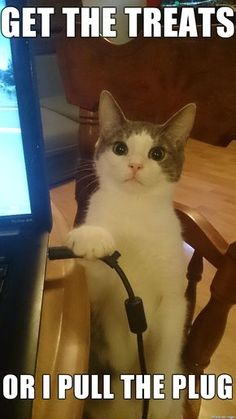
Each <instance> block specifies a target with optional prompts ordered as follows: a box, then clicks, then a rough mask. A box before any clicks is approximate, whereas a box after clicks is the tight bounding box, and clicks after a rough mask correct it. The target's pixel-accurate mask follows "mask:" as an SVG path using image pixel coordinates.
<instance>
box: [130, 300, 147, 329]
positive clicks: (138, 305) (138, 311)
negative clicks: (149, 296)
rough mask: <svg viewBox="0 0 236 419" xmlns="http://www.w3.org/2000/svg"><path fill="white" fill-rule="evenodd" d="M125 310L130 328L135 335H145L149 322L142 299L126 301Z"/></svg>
mask: <svg viewBox="0 0 236 419" xmlns="http://www.w3.org/2000/svg"><path fill="white" fill-rule="evenodd" d="M125 309H126V314H127V317H128V322H129V328H130V330H131V332H133V333H143V332H145V330H146V329H147V322H146V317H145V312H144V307H143V301H142V299H141V298H140V297H135V298H133V299H127V300H125Z"/></svg>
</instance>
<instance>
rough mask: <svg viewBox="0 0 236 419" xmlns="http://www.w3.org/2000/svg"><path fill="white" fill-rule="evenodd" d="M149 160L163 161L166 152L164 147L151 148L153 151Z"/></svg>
mask: <svg viewBox="0 0 236 419" xmlns="http://www.w3.org/2000/svg"><path fill="white" fill-rule="evenodd" d="M148 157H149V159H152V160H156V161H160V160H163V159H164V157H165V150H164V148H163V147H160V146H156V147H153V148H151V150H150V151H149V153H148Z"/></svg>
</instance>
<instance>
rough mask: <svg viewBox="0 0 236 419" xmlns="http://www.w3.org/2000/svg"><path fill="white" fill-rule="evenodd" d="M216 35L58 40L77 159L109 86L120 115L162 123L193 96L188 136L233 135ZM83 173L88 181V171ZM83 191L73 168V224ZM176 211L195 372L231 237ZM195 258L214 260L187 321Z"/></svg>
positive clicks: (210, 330) (218, 320)
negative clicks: (74, 113)
mask: <svg viewBox="0 0 236 419" xmlns="http://www.w3.org/2000/svg"><path fill="white" fill-rule="evenodd" d="M222 41H223V40H221V39H219V38H217V37H214V39H213V40H212V39H210V40H208V39H197V40H194V39H182V40H181V41H180V40H178V39H175V40H174V39H171V40H170V39H143V38H142V37H141V36H140V37H139V38H137V39H135V40H132V41H131V42H129V43H128V44H125V45H113V44H111V43H109V42H108V41H106V40H105V39H102V38H99V39H91V38H90V39H82V38H80V37H79V36H78V37H77V38H75V39H63V38H62V39H61V42H60V44H59V45H58V57H59V64H60V69H61V74H62V78H63V83H64V87H65V92H66V97H67V99H68V101H69V102H70V103H72V104H74V105H78V106H79V107H80V128H79V140H78V147H79V150H80V155H81V158H82V160H83V159H91V158H92V156H93V151H94V144H95V142H96V140H97V136H98V121H97V107H98V100H99V95H100V92H101V91H102V90H103V89H107V90H109V91H111V93H112V94H113V95H114V97H115V98H116V99H117V100H118V102H119V103H120V105H121V107H122V109H123V110H124V112H125V115H126V116H127V117H128V118H130V119H142V120H148V121H151V122H163V121H165V120H166V119H167V118H168V117H169V116H170V115H171V114H173V113H174V112H175V111H177V110H178V109H179V108H180V107H181V106H183V105H185V104H186V103H188V102H193V101H194V102H196V103H197V106H198V115H197V121H196V125H195V128H194V131H193V136H194V137H196V138H198V139H200V140H202V141H207V142H209V143H212V144H215V145H218V146H219V145H221V146H226V145H227V144H229V143H230V140H231V139H233V138H236V120H235V113H236V103H235V100H234V93H233V91H232V86H234V89H233V90H234V91H235V90H236V80H235V79H234V80H233V78H234V77H233V74H235V71H236V49H235V40H232V39H231V40H227V42H225V40H224V41H223V42H222ZM214 46H215V49H214ZM226 57H227V60H228V59H229V57H230V63H231V66H230V68H229V67H227V66H226V63H225V59H226ZM183 69H184V70H183ZM226 74H227V76H226ZM223 75H224V77H223ZM225 76H226V78H225ZM229 79H230V80H231V85H230V86H229V84H228V81H227V80H229ZM222 152H223V148H222ZM91 176H93V177H94V180H95V179H96V175H95V173H92V171H91ZM89 182H91V177H90V178H89ZM91 192H92V190H91V189H89V184H88V181H87V182H86V181H83V180H82V179H81V177H80V174H79V172H78V175H77V182H76V198H77V203H78V211H77V216H76V223H81V222H82V221H83V219H84V216H85V208H86V205H87V202H88V199H89V195H90V193H91ZM176 211H177V214H178V216H179V217H180V219H181V222H182V225H183V232H184V240H185V242H186V243H188V244H189V245H190V246H191V247H192V248H193V249H194V253H193V256H192V258H191V261H190V263H189V267H188V274H187V277H188V280H189V284H188V288H187V291H186V296H187V298H188V301H189V306H190V309H189V318H188V325H187V333H188V336H187V340H186V346H185V350H184V362H185V365H186V368H187V372H188V373H192V374H196V377H198V375H199V374H201V373H203V371H204V369H205V368H206V367H207V365H208V364H209V362H210V359H211V356H212V354H213V352H214V351H215V349H216V347H217V346H218V344H219V342H220V340H221V338H222V336H223V333H224V329H225V325H226V320H227V315H228V312H229V310H230V308H231V306H232V305H233V304H235V303H236V286H235V281H234V276H235V271H236V243H233V244H232V245H230V246H228V243H227V242H226V241H225V240H224V239H223V238H222V237H221V236H220V234H219V233H218V232H217V231H216V230H215V229H214V228H213V227H212V225H210V224H209V223H208V222H207V220H206V219H205V218H204V217H202V216H201V215H200V214H199V213H198V212H196V211H194V210H193V209H190V208H188V207H186V206H184V205H182V204H177V203H176ZM203 258H205V259H206V260H208V261H209V262H210V263H211V264H213V266H215V268H216V269H217V273H216V275H215V276H214V279H213V281H212V284H211V297H210V300H209V302H208V304H207V305H206V307H205V308H204V309H203V310H202V311H201V313H200V315H199V316H198V317H197V319H196V320H195V321H194V323H193V325H192V318H193V313H194V308H195V298H196V286H197V282H198V281H200V279H201V276H202V270H203ZM199 409H200V400H197V401H190V400H187V401H186V411H185V419H196V418H197V417H198V414H199Z"/></svg>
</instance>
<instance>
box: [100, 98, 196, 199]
mask: <svg viewBox="0 0 236 419" xmlns="http://www.w3.org/2000/svg"><path fill="white" fill-rule="evenodd" d="M195 113H196V105H195V104H193V103H191V104H189V105H186V106H185V107H184V108H182V109H181V110H180V111H178V112H177V113H176V114H175V115H174V116H172V117H171V118H170V119H169V120H168V121H167V122H166V123H165V124H163V125H157V124H152V123H150V122H140V121H129V120H128V119H126V117H125V116H124V114H123V112H122V110H121V108H120V107H119V105H118V104H117V102H116V101H115V99H114V98H113V97H112V95H111V94H110V93H109V92H107V91H103V92H102V93H101V96H100V102H99V124H100V134H99V139H98V141H97V144H96V148H95V163H96V170H97V174H98V177H99V181H100V185H108V184H109V185H113V186H115V187H116V188H117V187H118V188H119V189H120V188H121V189H123V190H127V191H129V192H131V191H136V192H138V193H140V192H142V190H143V191H145V192H146V191H148V190H152V191H153V190H155V189H156V188H158V187H160V185H163V183H164V184H166V183H169V184H170V183H173V182H176V181H177V180H178V179H179V177H180V174H181V170H182V166H183V161H184V146H185V143H186V141H187V139H188V137H189V134H190V131H191V129H192V127H193V123H194V119H195Z"/></svg>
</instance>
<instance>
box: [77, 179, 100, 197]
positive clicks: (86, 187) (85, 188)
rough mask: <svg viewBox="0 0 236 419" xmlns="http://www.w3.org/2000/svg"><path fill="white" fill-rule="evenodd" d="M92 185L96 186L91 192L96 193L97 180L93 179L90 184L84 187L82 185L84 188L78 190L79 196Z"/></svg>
mask: <svg viewBox="0 0 236 419" xmlns="http://www.w3.org/2000/svg"><path fill="white" fill-rule="evenodd" d="M93 184H94V185H95V186H96V188H94V190H93V191H92V193H94V192H96V190H97V189H98V182H97V179H93V180H92V181H91V182H89V183H87V184H86V185H84V187H83V188H82V189H81V190H80V194H82V193H83V192H85V191H86V190H87V189H88V188H89V187H91V186H92V185H93Z"/></svg>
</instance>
